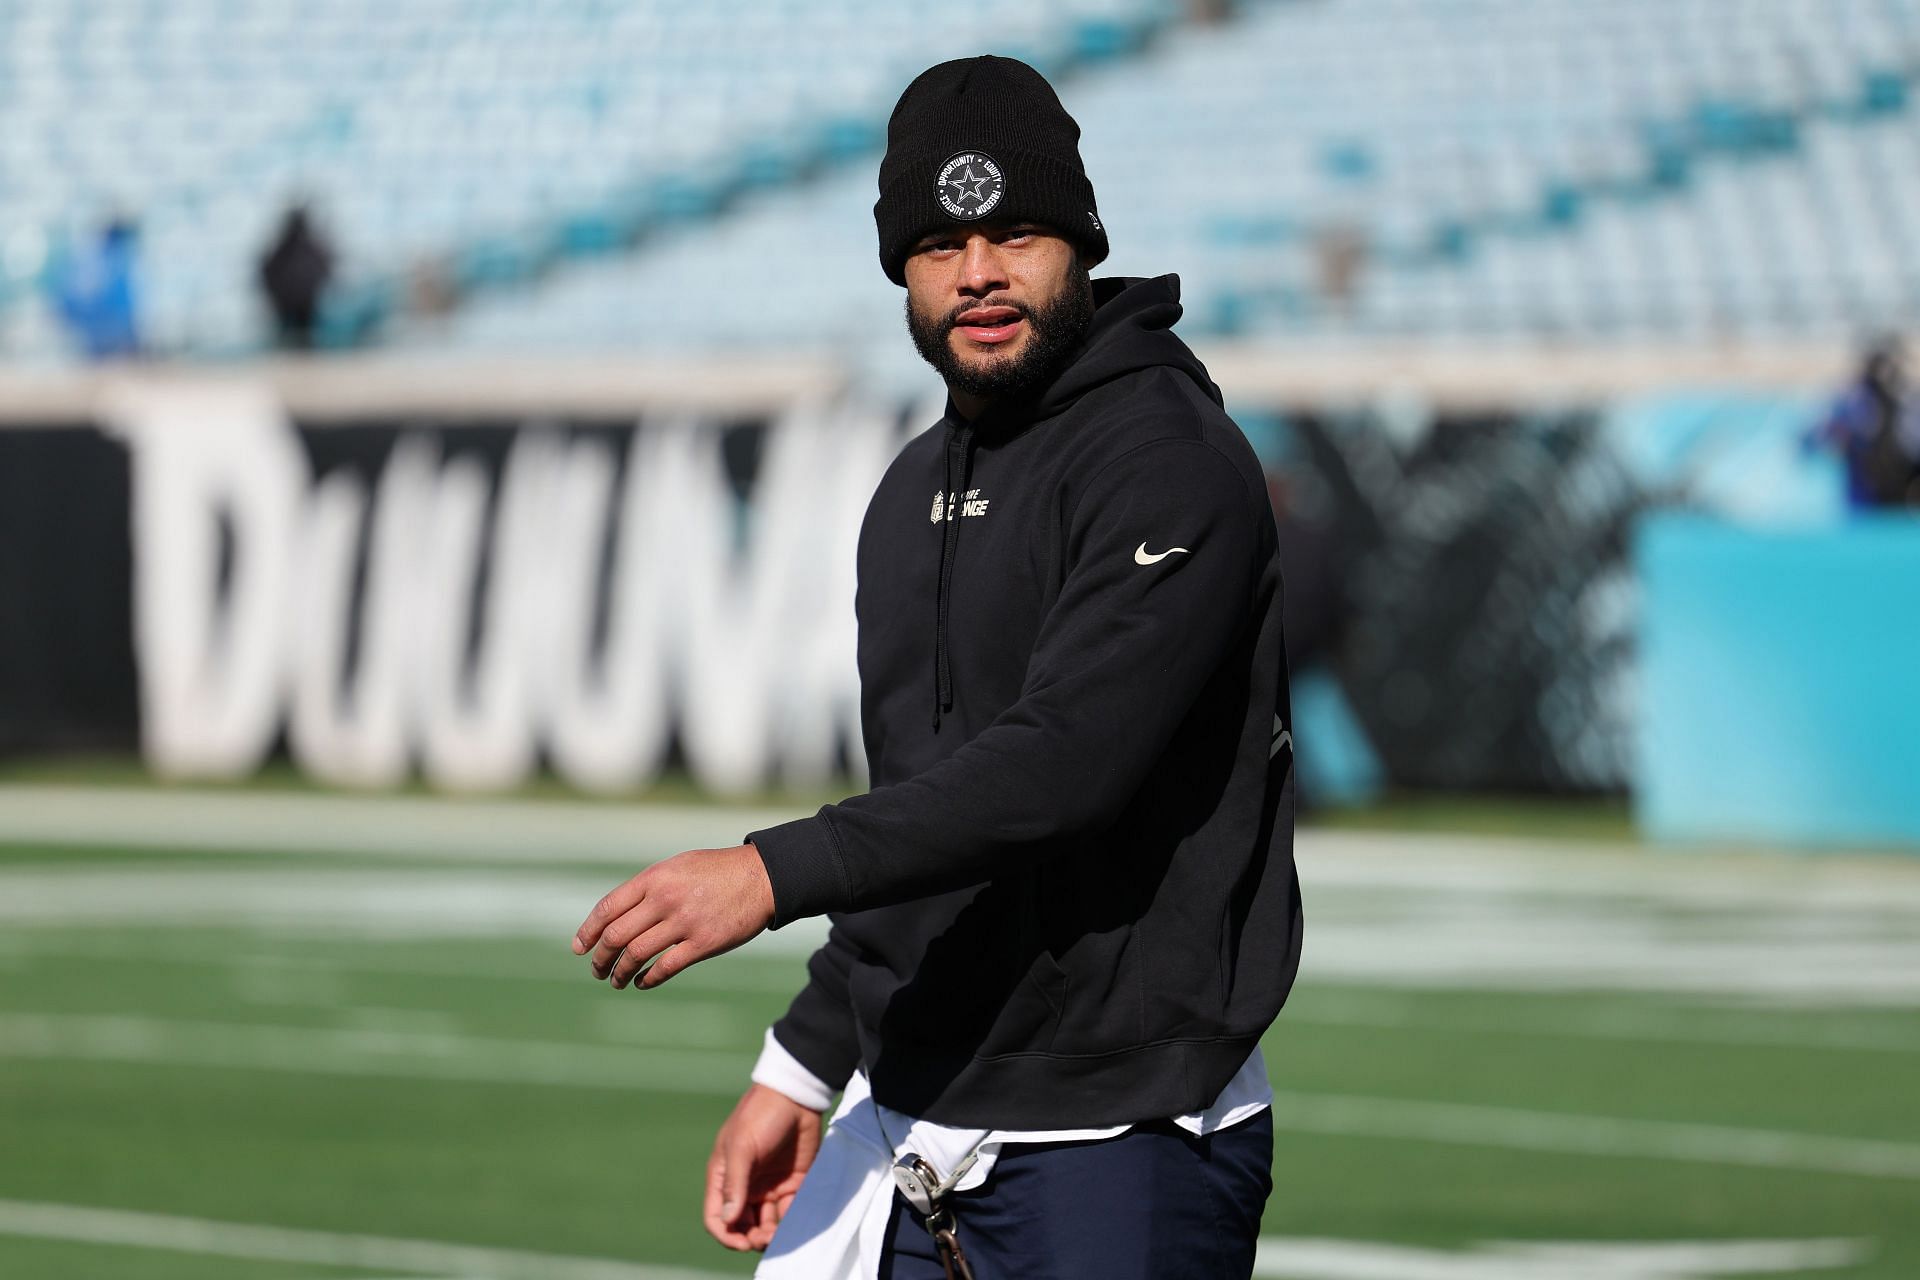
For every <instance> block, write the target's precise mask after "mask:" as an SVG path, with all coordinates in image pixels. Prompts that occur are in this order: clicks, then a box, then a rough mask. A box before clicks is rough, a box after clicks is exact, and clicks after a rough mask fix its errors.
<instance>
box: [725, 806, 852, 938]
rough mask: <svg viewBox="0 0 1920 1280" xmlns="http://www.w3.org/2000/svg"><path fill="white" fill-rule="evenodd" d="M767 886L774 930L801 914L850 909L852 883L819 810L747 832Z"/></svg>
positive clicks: (802, 916) (829, 825) (837, 843)
mask: <svg viewBox="0 0 1920 1280" xmlns="http://www.w3.org/2000/svg"><path fill="white" fill-rule="evenodd" d="M747 843H748V844H750V845H752V846H753V847H754V848H756V849H758V850H759V851H760V861H761V863H762V864H763V865H764V866H765V867H766V869H767V880H768V881H769V882H770V883H771V884H772V885H773V923H772V924H771V925H769V926H768V927H769V928H773V929H778V928H780V927H781V926H782V925H788V924H792V923H793V922H794V921H795V920H802V919H805V918H806V917H807V916H820V915H825V914H826V913H827V912H829V911H845V910H848V909H850V908H851V905H852V900H853V885H852V883H851V882H850V881H849V880H848V879H847V865H846V859H845V858H844V857H843V856H842V855H841V852H840V838H839V837H838V836H836V835H835V834H834V831H833V824H832V823H830V822H829V821H828V820H827V814H826V810H825V809H822V810H821V811H820V812H819V813H817V814H815V815H814V816H813V817H811V818H796V819H794V820H793V821H792V822H783V823H781V824H780V825H779V826H777V827H768V828H766V829H765V830H764V831H751V832H748V833H747Z"/></svg>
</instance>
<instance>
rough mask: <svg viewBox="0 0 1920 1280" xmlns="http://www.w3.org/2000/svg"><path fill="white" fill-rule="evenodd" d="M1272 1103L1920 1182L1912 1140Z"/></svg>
mask: <svg viewBox="0 0 1920 1280" xmlns="http://www.w3.org/2000/svg"><path fill="white" fill-rule="evenodd" d="M1273 1105H1274V1126H1275V1127H1276V1128H1280V1129H1290V1130H1293V1131H1295V1132H1299V1133H1325V1134H1335V1135H1338V1136H1340V1137H1376V1138H1391V1139H1393V1140H1395V1141H1408V1140H1413V1141H1420V1142H1439V1143H1447V1144H1451V1145H1458V1146H1468V1147H1500V1148H1504V1149H1508V1150H1518V1151H1547V1152H1552V1153H1554V1154H1556V1155H1591V1156H1623V1157H1628V1158H1635V1159H1650V1160H1677V1161H1683V1162H1688V1163H1701V1164H1724V1165H1746V1166H1749V1167H1753V1168H1761V1169H1796V1170H1800V1171H1802V1172H1807V1173H1832V1174H1846V1175H1850V1176H1855V1177H1863V1178H1895V1179H1920V1144H1915V1143H1907V1142H1883V1141H1879V1140H1876V1139H1871V1138H1833V1137H1826V1136H1823V1135H1820V1134H1811V1133H1789V1132H1783V1131H1779V1130H1768V1129H1743V1128H1733V1127H1730V1126H1722V1125H1704V1124H1684V1123H1677V1122H1674V1121H1669V1120H1629V1119H1622V1118H1619V1117H1615V1116H1586V1115H1573V1114H1568V1113H1565V1112H1553V1111H1523V1110H1520V1109H1518V1108H1515V1107H1489V1106H1477V1105H1473V1104H1468V1103H1452V1102H1427V1101H1423V1100H1414V1099H1404V1098H1381V1097H1360V1096H1353V1095H1347V1094H1334V1093H1289V1092H1278V1093H1276V1094H1275V1096H1274V1103H1273Z"/></svg>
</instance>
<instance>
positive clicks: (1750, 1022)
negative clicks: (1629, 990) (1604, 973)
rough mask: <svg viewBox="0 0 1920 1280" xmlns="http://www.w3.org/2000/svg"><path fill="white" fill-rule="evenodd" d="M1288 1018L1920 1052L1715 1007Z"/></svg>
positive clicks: (1915, 1033)
mask: <svg viewBox="0 0 1920 1280" xmlns="http://www.w3.org/2000/svg"><path fill="white" fill-rule="evenodd" d="M1289 1023H1306V1024H1308V1025H1317V1026H1329V1027H1365V1028H1377V1029H1380V1030H1384V1031H1438V1032H1445V1033H1454V1034H1459V1033H1469V1032H1470V1033H1474V1034H1481V1033H1489V1032H1490V1033H1493V1034H1498V1035H1525V1036H1543V1037H1550V1038H1552V1037H1567V1038H1572V1039H1582V1040H1632V1041H1642V1042H1647V1043H1654V1044H1721V1045H1741V1046H1744V1047H1746V1048H1778V1049H1833V1050H1841V1051H1844V1052H1848V1053H1852V1052H1855V1051H1868V1052H1876V1053H1882V1052H1883V1053H1920V1026H1905V1025H1886V1024H1880V1023H1860V1022H1847V1023H1825V1022H1821V1023H1815V1024H1811V1025H1809V1024H1808V1023H1806V1022H1804V1021H1786V1020H1783V1015H1782V1014H1780V1013H1778V1012H1761V1013H1751V1012H1736V1011H1727V1012H1718V1011H1716V1012H1714V1013H1712V1014H1711V1015H1703V1014H1702V1013H1701V1012H1700V1011H1699V1010H1697V1009H1691V1008H1682V1007H1675V1008H1672V1009H1651V1008H1617V1007H1616V1008H1606V1007H1600V1008H1591V1009H1589V1008H1584V1007H1582V1006H1580V1005H1562V1006H1560V1007H1559V1008H1557V1009H1556V1010H1554V1011H1552V1012H1548V1011H1546V1010H1538V1009H1521V1010H1516V1009H1503V1010H1501V1011H1499V1012H1498V1013H1485V1012H1479V1011H1474V1010H1458V1009H1445V1010H1441V1011H1430V1010H1424V1009H1418V1008H1415V1007H1413V1005H1412V1002H1410V1001H1408V1000H1406V999H1405V998H1401V997H1395V996H1392V995H1390V994H1388V993H1385V992H1380V993H1378V994H1375V995H1360V994H1357V993H1356V994H1353V995H1347V994H1335V993H1333V992H1329V991H1326V990H1312V989H1309V990H1304V991H1299V992H1297V993H1296V995H1295V996H1294V998H1293V999H1291V1000H1289V1001H1288V1003H1287V1007H1286V1008H1285V1009H1283V1010H1282V1011H1281V1013H1280V1026H1282V1027H1283V1028H1284V1027H1285V1026H1286V1025H1287V1024H1289Z"/></svg>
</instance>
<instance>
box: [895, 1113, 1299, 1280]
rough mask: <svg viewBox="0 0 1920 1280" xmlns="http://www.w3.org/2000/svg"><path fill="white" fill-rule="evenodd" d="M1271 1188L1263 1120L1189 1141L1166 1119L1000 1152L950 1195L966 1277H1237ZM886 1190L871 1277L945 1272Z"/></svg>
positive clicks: (1249, 1258) (923, 1233)
mask: <svg viewBox="0 0 1920 1280" xmlns="http://www.w3.org/2000/svg"><path fill="white" fill-rule="evenodd" d="M1272 1189H1273V1116H1272V1114H1271V1113H1269V1112H1265V1111H1263V1112H1261V1113H1260V1114H1259V1115H1257V1116H1254V1117H1253V1118H1251V1119H1249V1120H1244V1121H1242V1122H1241V1123H1239V1124H1237V1125H1234V1126H1233V1127H1232V1128H1231V1129H1222V1130H1220V1131H1218V1132H1217V1133H1212V1134H1209V1135H1208V1136H1206V1137H1204V1138H1196V1137H1194V1136H1193V1135H1192V1134H1190V1133H1188V1132H1187V1131H1186V1130H1184V1129H1182V1128H1180V1127H1179V1126H1177V1125H1175V1124H1173V1123H1172V1122H1171V1121H1162V1122H1158V1123H1155V1124H1149V1125H1140V1126H1138V1127H1136V1128H1134V1129H1131V1130H1129V1131H1127V1132H1126V1133H1123V1134H1121V1135H1120V1136H1119V1137H1117V1138H1108V1139H1107V1140H1105V1141H1104V1142H1062V1143H1047V1144H1036V1145H1033V1146H1013V1147H1006V1148H1003V1149H1002V1151H1001V1153H1000V1158H999V1160H998V1161H997V1162H996V1163H995V1164H994V1167H993V1172H992V1174H991V1175H990V1176H989V1177H988V1178H987V1182H986V1185H984V1186H982V1187H978V1188H976V1189H974V1190H972V1191H966V1192H960V1193H956V1194H955V1195H954V1197H953V1203H954V1218H955V1220H956V1221H957V1222H958V1224H959V1234H960V1244H961V1246H962V1247H963V1248H965V1250H966V1252H967V1260H968V1261H969V1262H970V1263H972V1264H973V1274H974V1276H975V1277H976V1280H1015V1278H1017V1280H1082V1278H1085V1280H1094V1278H1095V1277H1098V1280H1133V1278H1135V1277H1137V1278H1138V1280H1246V1277H1247V1276H1249V1275H1251V1274H1252V1272H1253V1251H1254V1244H1255V1242H1256V1240H1257V1239H1258V1237H1259V1234H1260V1213H1261V1210H1262V1209H1263V1208H1264V1207H1265V1206H1266V1203H1267V1193H1268V1192H1269V1191H1271V1190H1272ZM904 1207H905V1205H904V1202H903V1201H901V1199H900V1197H899V1196H897V1195H896V1196H895V1197H894V1216H893V1221H892V1223H891V1224H890V1225H889V1227H888V1233H889V1244H888V1250H887V1256H886V1257H885V1258H884V1259H883V1260H882V1261H881V1264H880V1280H940V1278H941V1277H942V1276H944V1275H945V1272H944V1271H942V1270H941V1267H940V1263H939V1261H938V1259H937V1258H936V1256H935V1254H934V1249H933V1239H932V1237H931V1236H929V1235H928V1234H927V1230H926V1228H925V1227H924V1226H923V1225H922V1224H921V1222H920V1219H919V1217H918V1216H917V1215H915V1214H914V1213H912V1212H911V1211H907V1212H902V1210H903V1209H904Z"/></svg>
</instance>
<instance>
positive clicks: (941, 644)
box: [933, 426, 973, 733]
mask: <svg viewBox="0 0 1920 1280" xmlns="http://www.w3.org/2000/svg"><path fill="white" fill-rule="evenodd" d="M956 461H957V462H958V463H959V464H960V468H959V469H960V485H959V487H958V488H955V487H954V483H953V473H954V463H955V462H956ZM972 477H973V428H972V427H971V426H960V427H955V428H954V429H953V434H952V435H950V436H948V437H947V454H946V468H945V480H946V488H945V489H944V490H942V491H941V492H942V493H943V494H944V495H945V499H946V500H945V503H944V505H943V509H942V518H943V519H944V520H945V521H946V528H945V529H943V530H942V531H941V538H940V586H939V592H938V596H937V602H936V606H935V614H936V616H935V620H934V631H933V731H934V732H935V733H938V732H940V713H941V712H943V711H951V710H953V663H952V658H951V655H950V654H949V653H948V642H947V610H948V605H949V596H950V595H951V593H952V589H953V562H954V556H955V554H956V552H957V551H958V550H959V547H960V511H961V504H962V502H963V501H964V500H965V498H966V494H967V485H968V483H969V482H970V481H971V479H972Z"/></svg>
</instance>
